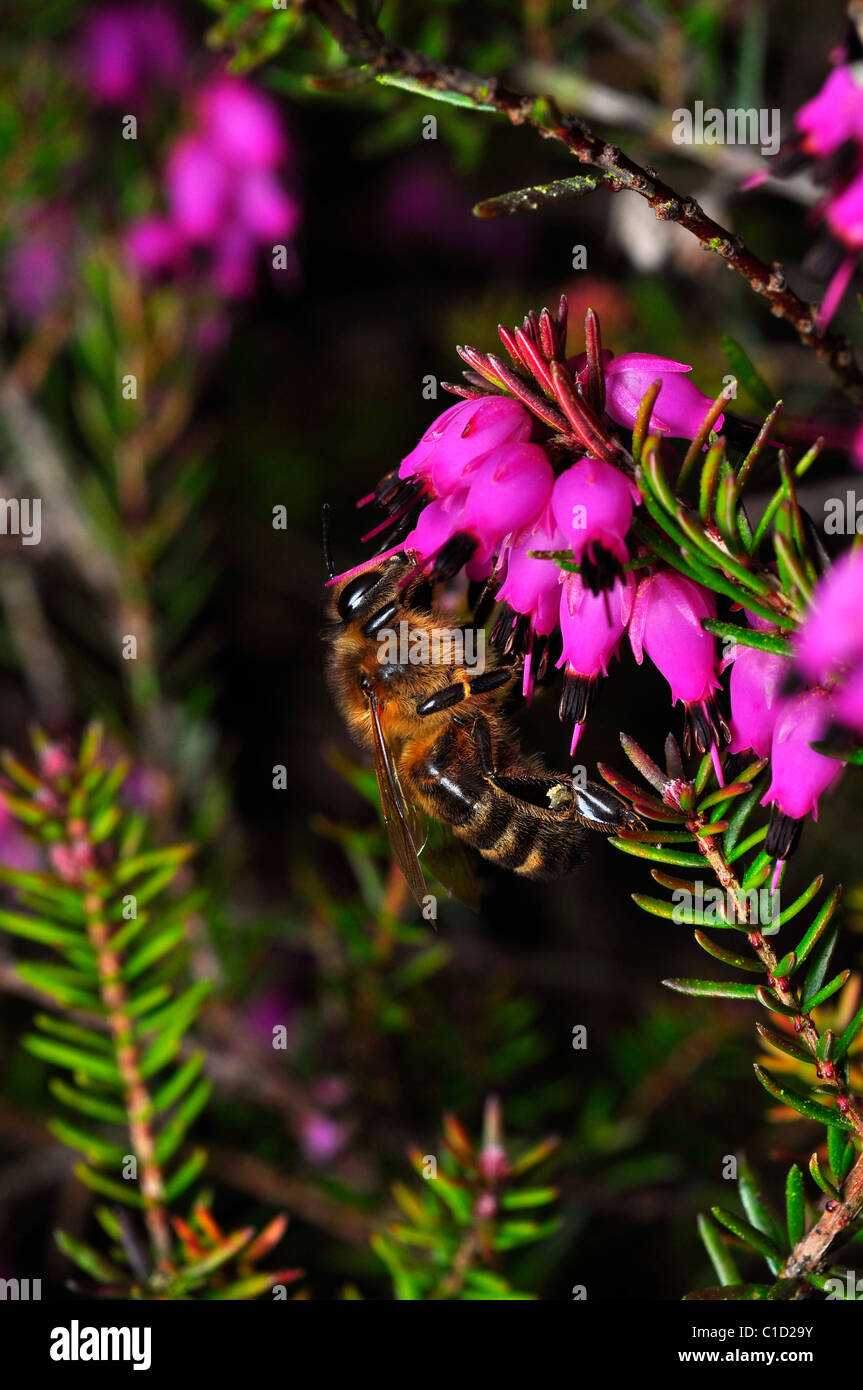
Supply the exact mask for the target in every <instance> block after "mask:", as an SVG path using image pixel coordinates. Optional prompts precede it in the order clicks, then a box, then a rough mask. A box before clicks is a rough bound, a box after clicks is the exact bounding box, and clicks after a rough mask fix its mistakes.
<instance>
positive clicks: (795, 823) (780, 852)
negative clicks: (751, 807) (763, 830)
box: [764, 805, 803, 859]
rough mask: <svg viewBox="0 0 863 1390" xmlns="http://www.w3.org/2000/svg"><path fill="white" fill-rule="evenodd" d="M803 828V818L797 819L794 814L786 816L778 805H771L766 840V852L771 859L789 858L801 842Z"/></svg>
mask: <svg viewBox="0 0 863 1390" xmlns="http://www.w3.org/2000/svg"><path fill="white" fill-rule="evenodd" d="M802 828H803V821H802V820H795V818H794V817H793V816H786V815H785V813H784V811H780V810H779V808H778V807H777V806H775V805H773V806H771V807H770V823H769V825H768V828H767V839H766V840H765V841H764V853H765V854H767V855H769V856H770V858H771V859H788V858H789V857H790V856H791V855H792V854H793V853H794V851H795V850H796V848H797V846H798V844H799V843H800V831H801V830H802Z"/></svg>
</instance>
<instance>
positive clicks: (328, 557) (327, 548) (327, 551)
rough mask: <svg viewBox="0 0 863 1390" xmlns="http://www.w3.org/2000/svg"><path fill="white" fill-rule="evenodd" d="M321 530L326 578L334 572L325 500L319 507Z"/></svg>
mask: <svg viewBox="0 0 863 1390" xmlns="http://www.w3.org/2000/svg"><path fill="white" fill-rule="evenodd" d="M321 531H322V533H323V540H324V564H325V565H326V567H327V579H332V578H334V576H335V573H336V567H335V565H334V564H333V547H332V545H331V544H330V504H329V502H325V503H324V505H323V506H322V507H321Z"/></svg>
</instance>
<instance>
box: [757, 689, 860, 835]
mask: <svg viewBox="0 0 863 1390" xmlns="http://www.w3.org/2000/svg"><path fill="white" fill-rule="evenodd" d="M831 715H832V705H831V698H830V696H829V695H828V694H827V692H826V691H824V690H805V691H803V693H802V694H801V695H795V696H794V697H793V698H792V699H790V700H787V701H785V702H784V704H783V707H782V711H781V713H780V715H779V718H778V720H777V721H776V727H775V729H774V731H773V741H772V744H771V749H770V767H771V772H772V774H773V778H772V781H771V783H770V786H769V788H768V790H767V792H766V794H765V796H764V797H763V798H762V802H761V804H762V806H775V807H776V810H777V811H778V812H779V813H780V814H781V815H783V816H787V817H789V818H790V819H792V820H800V819H801V817H803V816H807V815H810V814H811V815H812V817H813V819H816V818H817V815H818V798H819V797H820V796H822V795H823V793H824V792H825V791H827V790H828V788H830V787H832V786H833V784H834V783H835V782H836V781H838V779H839V777H840V776H841V774H842V769H843V768H844V766H845V764H844V763H842V762H839V761H838V760H837V759H836V758H827V757H825V756H824V755H823V753H816V752H815V750H814V749H813V748H810V746H809V745H810V744H812V743H817V742H818V741H819V739H821V738H823V737H824V734H825V733H826V731H827V727H828V725H829V723H830V719H831ZM770 852H771V851H770V850H769V849H768V853H770Z"/></svg>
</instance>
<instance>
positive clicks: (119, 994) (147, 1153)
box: [84, 888, 172, 1273]
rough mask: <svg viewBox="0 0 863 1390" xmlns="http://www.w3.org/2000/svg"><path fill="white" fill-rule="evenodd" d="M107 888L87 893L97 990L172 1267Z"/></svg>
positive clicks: (156, 1236) (151, 1227)
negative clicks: (113, 940) (108, 913)
mask: <svg viewBox="0 0 863 1390" xmlns="http://www.w3.org/2000/svg"><path fill="white" fill-rule="evenodd" d="M104 909H105V902H104V890H103V889H92V888H91V889H90V890H89V891H88V892H87V893H86V894H85V897H84V915H85V920H86V926H87V936H88V937H89V940H90V943H91V945H92V947H93V950H94V953H95V955H96V966H97V970H98V973H99V990H100V993H101V996H102V1001H103V1003H104V1005H105V1009H106V1011H107V1022H108V1028H109V1030H110V1033H111V1037H112V1039H113V1042H114V1048H115V1052H116V1059H117V1067H118V1069H119V1071H120V1075H121V1077H122V1079H123V1093H124V1100H125V1105H126V1111H127V1114H128V1117H129V1135H130V1138H131V1141H132V1148H133V1150H134V1152H135V1156H136V1158H137V1160H138V1163H139V1164H140V1189H141V1195H142V1198H143V1202H144V1221H145V1223H146V1226H147V1231H148V1234H149V1237H150V1245H151V1247H152V1250H153V1255H154V1257H155V1259H156V1263H157V1265H158V1267H159V1269H160V1270H162V1271H163V1272H164V1273H170V1272H171V1269H172V1264H171V1235H170V1230H169V1226H168V1214H167V1211H166V1208H165V1187H164V1182H163V1179H162V1170H161V1168H160V1166H159V1163H158V1161H157V1159H156V1150H155V1140H154V1137H153V1130H152V1127H151V1124H150V1117H151V1115H152V1111H153V1107H152V1101H151V1099H150V1093H149V1091H148V1089H147V1086H146V1084H145V1082H144V1080H143V1078H142V1077H141V1070H140V1053H139V1049H138V1045H137V1042H136V1040H135V1033H134V1028H133V1025H132V1021H131V1018H130V1015H129V1012H128V1002H129V1001H128V995H127V992H126V986H125V985H124V983H123V980H122V974H121V962H120V959H119V957H118V956H117V954H116V952H115V951H114V950H113V948H112V946H111V932H110V928H109V926H108V924H107V922H106V921H105V910H104Z"/></svg>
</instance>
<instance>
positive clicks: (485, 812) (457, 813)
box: [323, 543, 643, 906]
mask: <svg viewBox="0 0 863 1390" xmlns="http://www.w3.org/2000/svg"><path fill="white" fill-rule="evenodd" d="M325 548H326V549H327V551H328V544H326V543H325ZM328 568H329V573H330V576H331V580H330V586H329V588H328V603H327V624H326V628H325V630H324V633H323V636H324V640H325V641H326V642H327V643H328V646H329V650H328V654H327V656H328V659H327V677H328V683H329V686H330V688H331V690H332V693H333V696H334V698H335V702H336V704H337V706H338V708H339V710H340V711H341V713H342V715H343V717H344V719H345V722H346V724H347V726H348V729H349V730H350V732H351V734H352V735H353V738H354V739H355V741H356V742H357V743H358V744H359V745H360V746H361V747H363V748H366V749H370V750H372V751H373V753H374V762H375V772H376V775H377V783H378V790H379V792H380V798H381V804H382V807H383V815H384V821H385V824H386V828H387V832H388V834H389V838H390V843H391V845H392V850H393V854H394V857H395V860H396V862H397V864H398V866H399V868H400V869H401V871H402V873H403V874H404V877H405V879H406V881H407V884H408V886H409V888H410V890H411V892H412V893H413V896H414V897H415V898H416V900H417V902H418V903H419V904H420V906H422V905H423V898H424V897H425V895H426V894H427V892H428V890H427V888H426V882H425V876H424V873H423V869H422V866H421V864H420V853H421V851H422V848H423V820H422V818H423V817H426V818H428V819H430V820H432V821H437V822H442V823H443V824H444V825H446V826H448V827H451V830H452V832H453V834H454V835H455V836H456V837H458V839H459V840H461V841H463V842H464V843H465V844H467V845H470V846H472V847H473V848H474V849H476V850H478V851H479V853H480V854H482V855H483V856H484V857H485V858H486V859H488V860H490V861H491V862H492V863H494V864H499V865H501V866H502V867H504V868H506V869H511V870H512V871H513V872H515V873H517V874H521V875H522V876H523V877H525V878H528V879H554V878H558V877H559V876H561V875H563V874H566V873H569V872H570V870H571V869H573V868H575V867H576V865H578V864H580V863H581V862H582V860H583V859H584V857H585V842H586V840H587V838H588V836H587V831H588V830H597V831H599V832H600V833H602V834H605V835H609V834H613V833H615V832H619V831H621V830H625V829H633V828H639V829H640V828H643V827H642V823H641V822H640V821H639V820H638V818H637V817H636V816H635V815H634V814H633V813H632V812H631V811H630V810H629V808H628V807H627V806H626V805H625V803H624V802H623V801H621V800H620V798H619V797H617V796H615V794H614V793H613V792H611V791H609V790H608V789H607V788H605V787H602V786H599V785H598V784H597V783H594V782H588V783H586V784H585V785H580V784H579V781H578V779H575V778H573V777H571V776H568V775H566V774H564V773H550V772H547V771H546V770H544V769H543V768H542V766H541V765H540V763H539V761H538V760H537V759H536V758H534V757H527V756H525V755H524V754H522V753H521V752H520V751H519V748H518V746H517V744H516V742H515V739H514V736H513V733H512V730H511V728H510V725H509V722H508V720H507V719H506V717H505V715H504V712H503V710H502V708H501V704H502V700H503V699H504V698H505V695H506V693H507V692H506V687H507V686H508V685H510V684H511V683H512V682H513V680H514V679H515V677H516V675H518V674H519V669H518V667H517V666H511V665H510V666H508V665H504V664H503V663H502V662H501V659H500V657H499V656H498V655H497V653H495V652H489V653H488V656H487V660H486V663H485V669H484V670H483V671H482V673H481V674H476V672H475V670H473V669H472V667H471V666H468V665H466V664H464V662H460V661H459V660H458V659H457V656H456V657H454V658H453V659H449V660H448V659H447V657H446V653H445V654H444V657H443V659H440V660H436V661H433V662H421V661H420V662H416V661H410V660H390V659H386V657H385V656H384V648H383V647H382V644H381V640H380V639H381V636H382V635H383V634H386V633H388V632H390V631H392V630H393V628H394V627H397V626H398V625H399V624H400V623H406V624H407V628H408V630H409V631H410V633H411V635H412V638H415V639H419V641H418V643H417V642H415V643H414V645H419V646H420V647H421V646H422V639H423V635H424V634H425V636H426V637H427V638H428V640H429V644H430V645H429V650H431V649H432V647H431V643H432V639H433V637H434V634H436V633H439V632H440V631H441V630H442V628H444V625H445V623H446V615H444V614H442V613H441V612H440V611H439V610H438V609H437V608H435V607H434V606H433V605H432V604H431V602H430V601H428V599H429V589H430V585H429V584H428V581H427V580H426V578H425V576H424V575H423V573H422V571H421V570H420V569H419V568H418V567H417V565H416V563H415V562H414V560H413V559H412V558H411V557H410V556H409V555H407V554H405V553H400V554H396V555H390V556H389V557H387V558H380V559H376V560H372V561H370V562H369V563H368V564H367V565H364V566H361V567H360V568H359V569H358V570H355V571H350V572H349V573H348V575H347V576H343V577H342V578H341V579H339V580H336V581H333V580H332V572H333V571H332V562H331V559H330V558H329V556H328ZM382 657H384V659H382Z"/></svg>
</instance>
